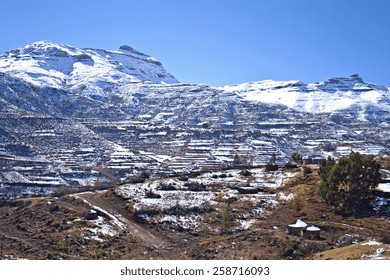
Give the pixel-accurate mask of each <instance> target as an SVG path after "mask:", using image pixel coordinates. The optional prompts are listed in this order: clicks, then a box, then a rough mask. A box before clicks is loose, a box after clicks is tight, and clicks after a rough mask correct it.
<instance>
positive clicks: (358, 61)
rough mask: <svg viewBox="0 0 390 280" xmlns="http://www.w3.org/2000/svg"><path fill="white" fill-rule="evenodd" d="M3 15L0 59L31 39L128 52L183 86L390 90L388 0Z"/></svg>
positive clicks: (204, 0) (14, 1)
mask: <svg viewBox="0 0 390 280" xmlns="http://www.w3.org/2000/svg"><path fill="white" fill-rule="evenodd" d="M1 11H2V12H1V16H0V24H1V29H0V53H4V52H6V51H7V50H10V49H14V48H18V47H22V46H24V45H26V44H28V43H31V42H34V41H39V40H50V41H53V42H56V43H61V44H69V45H73V46H76V47H92V48H103V49H111V50H114V49H118V48H119V46H121V45H124V44H126V45H130V46H132V47H134V48H135V49H137V50H139V51H141V52H144V53H146V54H149V55H151V56H153V57H155V58H157V59H158V60H160V61H161V62H162V63H163V65H164V66H165V68H166V69H167V70H168V71H169V72H170V73H172V74H173V75H174V76H175V77H176V78H177V79H178V80H180V81H181V82H185V83H203V84H209V85H225V84H236V83H242V82H249V81H257V80H264V79H273V80H302V81H304V82H307V83H309V82H316V81H323V80H326V79H328V78H330V77H332V76H349V75H351V74H354V73H358V74H360V75H361V76H362V77H363V79H364V80H365V81H368V82H373V83H378V84H382V85H390V69H389V65H390V32H389V30H390V16H389V11H390V1H388V0H370V1H368V0H367V1H362V0H326V1H325V0H323V1H320V0H318V1H314V0H290V1H287V0H191V1H190V0H160V1H158V0H142V1H141V0H127V1H126V0H110V1H101V0H93V1H92V0H77V1H74V0H68V1H53V0H35V1H27V0H26V1H22V0H4V1H2V3H1Z"/></svg>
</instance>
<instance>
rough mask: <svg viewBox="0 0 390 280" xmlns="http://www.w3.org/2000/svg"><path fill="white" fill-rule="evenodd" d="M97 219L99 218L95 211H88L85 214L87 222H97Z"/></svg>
mask: <svg viewBox="0 0 390 280" xmlns="http://www.w3.org/2000/svg"><path fill="white" fill-rule="evenodd" d="M97 218H98V213H97V212H96V211H95V210H93V209H90V210H88V211H87V213H86V214H85V219H86V220H96V219H97Z"/></svg>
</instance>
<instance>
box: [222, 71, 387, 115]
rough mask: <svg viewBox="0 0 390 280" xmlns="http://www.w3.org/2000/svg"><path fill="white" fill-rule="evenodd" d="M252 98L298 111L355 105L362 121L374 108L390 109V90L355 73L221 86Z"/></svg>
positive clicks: (346, 107)
mask: <svg viewBox="0 0 390 280" xmlns="http://www.w3.org/2000/svg"><path fill="white" fill-rule="evenodd" d="M220 88H221V89H222V90H224V91H227V92H234V93H236V94H238V95H239V96H241V97H242V98H244V99H245V100H249V101H256V102H265V103H271V104H280V105H285V106H287V107H289V108H292V109H294V110H297V111H303V112H309V113H331V112H335V111H342V110H347V109H348V108H351V107H355V108H356V110H358V112H359V117H360V119H361V120H365V119H366V115H368V118H370V112H372V108H373V107H376V108H377V109H378V110H384V111H390V91H389V89H388V88H386V87H384V86H378V85H374V84H370V83H365V82H364V81H363V79H362V78H361V77H360V76H359V75H357V74H354V75H352V76H350V77H335V78H331V79H329V80H328V81H325V82H320V83H313V84H305V83H303V82H301V81H282V82H278V81H272V80H266V81H260V82H254V83H244V84H239V85H233V86H223V87H220Z"/></svg>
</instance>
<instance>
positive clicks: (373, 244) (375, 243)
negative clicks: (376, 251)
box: [362, 240, 382, 246]
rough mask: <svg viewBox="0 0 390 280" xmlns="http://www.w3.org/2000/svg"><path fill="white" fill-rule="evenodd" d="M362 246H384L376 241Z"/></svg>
mask: <svg viewBox="0 0 390 280" xmlns="http://www.w3.org/2000/svg"><path fill="white" fill-rule="evenodd" d="M362 245H364V246H380V245H382V243H380V242H378V241H375V240H370V241H367V242H365V243H363V244H362Z"/></svg>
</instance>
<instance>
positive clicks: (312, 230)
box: [304, 226, 321, 239]
mask: <svg viewBox="0 0 390 280" xmlns="http://www.w3.org/2000/svg"><path fill="white" fill-rule="evenodd" d="M320 234H321V229H320V228H319V227H316V226H309V227H307V228H306V230H305V231H304V236H305V237H307V238H309V239H316V238H320Z"/></svg>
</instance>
